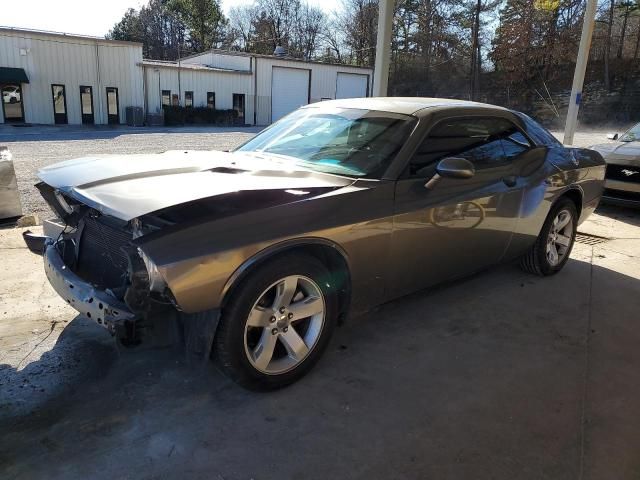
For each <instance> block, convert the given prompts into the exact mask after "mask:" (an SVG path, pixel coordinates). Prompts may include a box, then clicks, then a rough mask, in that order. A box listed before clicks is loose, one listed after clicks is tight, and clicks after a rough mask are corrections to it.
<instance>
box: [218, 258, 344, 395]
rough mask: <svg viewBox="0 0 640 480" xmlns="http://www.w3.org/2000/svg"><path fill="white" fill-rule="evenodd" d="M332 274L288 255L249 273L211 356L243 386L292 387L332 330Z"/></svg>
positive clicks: (314, 262)
mask: <svg viewBox="0 0 640 480" xmlns="http://www.w3.org/2000/svg"><path fill="white" fill-rule="evenodd" d="M336 317H337V303H336V299H335V294H334V289H333V285H332V282H331V279H330V273H329V271H328V270H327V269H326V267H325V266H324V265H322V263H320V262H319V261H318V260H316V259H315V258H313V257H309V256H306V255H298V254H295V255H293V254H292V255H286V256H282V257H279V258H277V259H275V260H273V261H270V262H268V263H266V264H264V265H262V266H260V267H258V268H257V269H256V270H255V271H254V272H252V273H251V274H250V275H249V276H248V277H247V278H246V279H245V280H244V281H243V282H242V284H241V285H240V286H239V287H238V289H237V290H236V292H235V293H234V294H233V295H232V297H231V299H230V300H229V302H228V304H227V306H226V307H225V309H224V311H223V314H222V318H221V323H220V327H219V329H218V332H217V334H216V337H215V345H214V347H215V348H214V355H215V356H216V357H217V359H218V361H219V364H220V366H221V368H222V370H223V371H224V373H225V374H226V375H227V376H229V377H230V378H231V379H233V380H234V381H236V382H237V383H239V384H241V385H242V386H244V387H247V388H250V389H253V390H271V389H276V388H281V387H284V386H286V385H289V384H290V383H292V382H295V381H296V380H298V379H299V378H301V377H302V376H303V375H304V374H306V373H307V372H308V371H309V369H310V368H311V367H313V365H314V364H315V363H316V362H317V361H318V359H319V358H320V355H321V354H322V352H323V351H324V349H325V348H326V346H327V344H328V342H329V338H330V336H331V333H332V332H333V329H334V327H335V323H336Z"/></svg>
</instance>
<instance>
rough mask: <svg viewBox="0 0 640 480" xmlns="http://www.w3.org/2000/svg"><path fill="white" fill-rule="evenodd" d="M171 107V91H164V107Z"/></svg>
mask: <svg viewBox="0 0 640 480" xmlns="http://www.w3.org/2000/svg"><path fill="white" fill-rule="evenodd" d="M165 105H166V106H167V107H168V106H169V105H171V90H162V106H163V107H164V106H165Z"/></svg>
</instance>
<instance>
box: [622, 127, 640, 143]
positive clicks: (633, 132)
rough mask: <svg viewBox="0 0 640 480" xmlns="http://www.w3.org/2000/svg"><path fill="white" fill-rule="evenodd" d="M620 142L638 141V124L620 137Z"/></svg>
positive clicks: (639, 136)
mask: <svg viewBox="0 0 640 480" xmlns="http://www.w3.org/2000/svg"><path fill="white" fill-rule="evenodd" d="M620 141H621V142H637V141H640V123H638V124H637V125H635V126H634V127H631V128H630V129H629V130H627V131H626V132H625V133H623V134H622V135H621V136H620Z"/></svg>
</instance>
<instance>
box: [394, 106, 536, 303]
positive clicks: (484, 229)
mask: <svg viewBox="0 0 640 480" xmlns="http://www.w3.org/2000/svg"><path fill="white" fill-rule="evenodd" d="M511 137H515V138H516V139H517V141H520V140H522V142H521V143H522V145H521V148H520V150H519V151H518V148H513V147H510V148H509V149H508V150H509V152H506V151H505V142H507V141H509V139H510V138H511ZM511 144H513V141H509V145H511ZM529 145H530V144H529V142H528V140H527V139H526V137H525V136H524V135H523V134H522V132H521V131H520V130H519V129H518V128H517V127H516V125H515V124H514V123H513V122H512V121H510V120H509V119H507V118H503V117H493V116H483V117H470V116H466V117H449V118H440V119H437V121H434V125H433V127H432V128H430V129H429V132H428V133H427V135H426V136H425V138H424V140H423V141H422V142H421V144H420V145H419V147H418V148H417V150H416V152H415V153H414V155H413V156H412V158H411V159H410V161H409V165H408V168H407V171H406V173H405V175H404V177H403V178H401V179H399V180H398V181H397V182H396V194H395V203H394V217H393V234H392V246H391V249H392V258H393V267H392V269H393V272H392V275H391V278H392V282H391V285H390V288H389V291H390V293H391V295H392V296H394V297H395V296H398V295H403V294H405V293H408V292H411V291H414V290H417V289H420V288H424V287H427V286H430V285H433V284H436V283H439V282H442V281H446V280H450V279H453V278H456V277H460V276H463V275H465V274H469V273H472V272H475V271H478V270H481V269H483V268H485V267H487V266H489V265H491V264H494V263H496V262H498V261H499V260H500V259H501V258H502V256H503V255H504V252H505V251H506V249H507V247H508V245H509V242H510V240H511V236H512V234H513V230H514V227H515V223H516V221H517V218H518V214H519V211H520V203H521V198H522V186H521V183H520V182H518V177H517V171H516V167H515V164H514V161H513V159H514V157H516V156H517V155H519V154H520V153H522V151H526V150H527V148H528V146H529ZM448 157H456V158H464V159H466V160H468V161H470V162H471V163H472V164H473V166H474V167H475V174H474V175H473V176H472V177H471V178H449V177H445V176H440V175H438V174H437V171H436V170H437V165H438V163H439V162H440V161H441V160H443V159H444V158H448Z"/></svg>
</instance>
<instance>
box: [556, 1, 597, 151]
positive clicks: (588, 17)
mask: <svg viewBox="0 0 640 480" xmlns="http://www.w3.org/2000/svg"><path fill="white" fill-rule="evenodd" d="M596 7H597V0H587V8H586V9H585V11H584V22H583V23H582V35H581V36H580V48H579V49H578V58H577V59H576V69H575V72H574V73H573V85H572V86H571V99H570V101H569V111H568V112H567V123H566V125H565V127H564V144H565V145H571V144H573V134H574V133H575V132H576V125H577V124H578V109H579V108H580V102H581V100H582V86H583V85H584V74H585V72H586V70H587V62H588V61H589V48H590V47H591V36H592V34H593V27H594V25H595V18H596Z"/></svg>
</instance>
